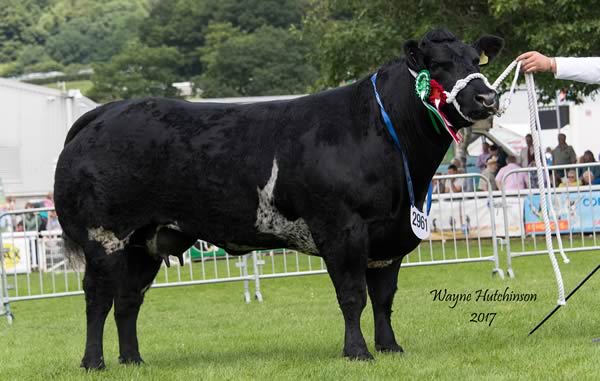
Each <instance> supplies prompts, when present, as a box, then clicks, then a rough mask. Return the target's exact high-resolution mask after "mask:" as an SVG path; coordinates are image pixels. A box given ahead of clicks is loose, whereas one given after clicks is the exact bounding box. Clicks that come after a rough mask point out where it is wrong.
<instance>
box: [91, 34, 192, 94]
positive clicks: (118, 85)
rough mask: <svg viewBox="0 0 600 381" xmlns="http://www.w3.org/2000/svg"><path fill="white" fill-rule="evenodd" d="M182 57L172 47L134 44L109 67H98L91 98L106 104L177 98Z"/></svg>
mask: <svg viewBox="0 0 600 381" xmlns="http://www.w3.org/2000/svg"><path fill="white" fill-rule="evenodd" d="M181 59H182V57H181V55H180V54H179V52H178V51H177V49H175V48H172V47H166V46H160V47H148V46H144V45H142V44H140V43H139V42H133V43H131V44H129V45H128V46H127V47H126V48H125V49H124V50H123V51H122V52H121V53H119V54H118V55H116V56H114V57H113V58H112V60H111V62H109V63H105V64H96V65H94V70H95V73H94V75H93V77H92V82H93V85H94V87H93V88H92V90H91V91H90V93H89V96H90V97H92V98H93V99H95V100H96V101H100V102H104V101H111V100H116V99H128V98H136V97H144V96H150V95H151V96H163V97H175V96H176V95H177V90H176V89H175V88H174V87H173V86H171V84H172V83H173V82H176V81H177V80H178V76H177V67H178V65H179V63H180V62H181Z"/></svg>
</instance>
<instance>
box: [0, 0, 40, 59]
mask: <svg viewBox="0 0 600 381" xmlns="http://www.w3.org/2000/svg"><path fill="white" fill-rule="evenodd" d="M44 3H46V1H35V0H0V62H10V61H13V60H15V59H16V58H17V55H18V54H19V49H21V48H22V47H23V46H24V45H27V44H32V43H35V42H36V41H37V35H36V30H35V28H34V26H35V24H36V21H37V18H38V17H39V15H40V13H41V11H42V6H43V5H44Z"/></svg>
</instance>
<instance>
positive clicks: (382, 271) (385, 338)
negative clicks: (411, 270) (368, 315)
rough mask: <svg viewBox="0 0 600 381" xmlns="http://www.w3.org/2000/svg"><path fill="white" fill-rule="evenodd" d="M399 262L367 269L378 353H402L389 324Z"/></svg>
mask: <svg viewBox="0 0 600 381" xmlns="http://www.w3.org/2000/svg"><path fill="white" fill-rule="evenodd" d="M401 262H402V261H401V260H396V261H394V262H393V263H391V264H390V265H388V266H385V267H380V268H369V269H367V286H368V289H369V298H371V305H372V306H373V315H374V318H375V319H374V320H375V349H376V350H378V351H380V352H402V351H403V350H402V347H400V345H398V343H397V342H396V337H395V336H394V331H393V329H392V324H391V316H392V303H393V301H394V294H395V293H396V289H397V286H398V272H399V270H400V264H401Z"/></svg>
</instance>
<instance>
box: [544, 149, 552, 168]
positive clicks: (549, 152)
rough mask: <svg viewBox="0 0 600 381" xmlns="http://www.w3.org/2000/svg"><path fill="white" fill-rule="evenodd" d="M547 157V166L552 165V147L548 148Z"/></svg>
mask: <svg viewBox="0 0 600 381" xmlns="http://www.w3.org/2000/svg"><path fill="white" fill-rule="evenodd" d="M545 156H546V164H548V165H552V148H550V147H547V148H546V153H545Z"/></svg>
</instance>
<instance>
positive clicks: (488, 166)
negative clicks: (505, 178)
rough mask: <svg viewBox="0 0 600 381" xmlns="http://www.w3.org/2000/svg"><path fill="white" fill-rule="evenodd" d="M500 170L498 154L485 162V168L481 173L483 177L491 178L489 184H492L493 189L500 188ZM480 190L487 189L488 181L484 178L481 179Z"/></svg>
mask: <svg viewBox="0 0 600 381" xmlns="http://www.w3.org/2000/svg"><path fill="white" fill-rule="evenodd" d="M497 171H498V160H497V159H496V156H490V157H489V158H488V159H487V161H486V162H485V169H484V170H483V172H481V174H482V175H483V177H485V178H486V179H488V180H489V184H490V185H491V186H492V190H498V187H497V186H496V172H497ZM479 190H482V191H487V190H488V182H487V181H484V180H480V181H479Z"/></svg>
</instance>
